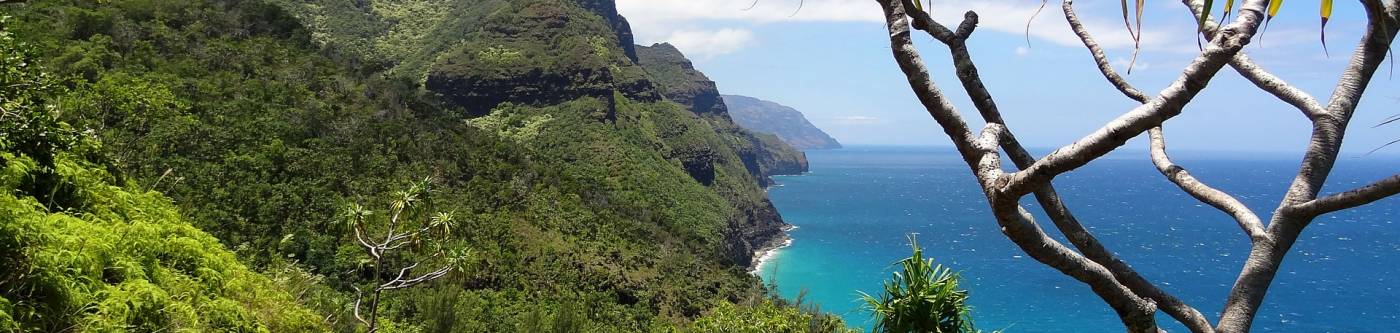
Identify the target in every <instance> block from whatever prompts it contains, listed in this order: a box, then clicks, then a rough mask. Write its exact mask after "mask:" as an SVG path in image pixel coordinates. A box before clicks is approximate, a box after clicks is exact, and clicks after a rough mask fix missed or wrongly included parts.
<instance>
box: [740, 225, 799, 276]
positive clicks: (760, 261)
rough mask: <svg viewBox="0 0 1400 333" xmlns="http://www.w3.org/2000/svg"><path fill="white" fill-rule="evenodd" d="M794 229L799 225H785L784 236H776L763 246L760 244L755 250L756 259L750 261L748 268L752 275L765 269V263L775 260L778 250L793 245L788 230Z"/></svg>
mask: <svg viewBox="0 0 1400 333" xmlns="http://www.w3.org/2000/svg"><path fill="white" fill-rule="evenodd" d="M793 229H797V226H795V225H785V226H783V230H782V233H781V235H782V237H778V238H774V239H773V240H771V241H768V242H767V243H766V244H763V246H759V247H758V249H757V250H754V251H753V256H754V260H753V262H752V263H750V265H749V268H748V271H749V274H750V275H758V271H759V270H762V269H763V265H764V264H767V263H768V262H769V261H772V260H773V256H774V255H776V254H777V253H778V250H782V249H783V248H786V247H788V246H792V236H789V235H788V232H789V231H792V230H793Z"/></svg>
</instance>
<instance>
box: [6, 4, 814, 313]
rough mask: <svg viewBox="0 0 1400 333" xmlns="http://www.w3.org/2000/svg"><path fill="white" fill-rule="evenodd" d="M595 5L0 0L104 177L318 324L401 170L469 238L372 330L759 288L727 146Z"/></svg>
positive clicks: (653, 305) (754, 197)
mask: <svg viewBox="0 0 1400 333" xmlns="http://www.w3.org/2000/svg"><path fill="white" fill-rule="evenodd" d="M607 4H610V2H607V3H603V2H595V3H594V4H592V5H590V6H589V7H582V6H579V5H577V4H575V3H573V2H561V1H558V0H512V1H505V0H382V1H355V2H349V1H331V0H326V1H281V0H270V1H257V0H244V1H233V0H228V1H220V0H207V1H191V2H175V1H141V0H112V1H106V2H104V3H100V4H98V3H92V2H90V1H78V0H72V1H58V0H55V1H42V2H32V3H25V4H21V5H17V6H9V7H0V10H4V13H5V14H6V15H14V16H15V17H16V22H17V25H18V27H19V28H20V29H22V31H23V33H22V34H20V35H22V36H25V38H28V39H32V40H34V41H36V43H38V44H39V45H41V46H42V47H41V49H42V51H43V58H44V59H43V60H44V62H46V63H48V64H51V65H52V66H53V67H54V68H55V70H56V71H58V72H59V74H60V75H63V76H65V77H72V78H74V81H73V82H72V86H73V87H74V89H73V91H72V92H71V93H69V94H67V95H65V96H63V98H64V101H65V103H66V104H67V105H72V106H73V107H74V109H73V110H72V111H71V112H67V113H65V115H64V116H65V117H66V118H68V120H69V121H71V122H72V123H73V124H74V125H75V126H77V127H80V128H85V129H91V130H93V133H95V136H97V137H98V138H99V139H100V140H101V141H102V142H103V143H104V144H103V145H102V146H101V148H100V153H101V154H102V155H103V156H108V157H109V158H110V160H111V162H112V166H111V167H110V169H111V170H112V172H113V173H114V174H117V175H118V176H116V177H118V178H122V179H126V178H129V179H131V181H132V182H133V183H134V184H140V186H145V187H148V188H152V189H155V190H158V191H160V192H163V193H165V194H166V195H168V196H170V197H171V198H172V199H173V200H174V202H175V205H176V206H177V207H178V208H179V210H180V211H181V212H182V213H183V214H186V215H188V216H190V217H191V220H192V221H194V223H195V225H196V226H198V227H200V228H202V229H204V230H205V231H208V232H209V233H210V234H212V235H214V236H215V237H217V238H218V240H219V241H220V242H223V243H224V244H226V245H228V246H229V247H233V248H237V249H239V251H238V253H239V254H240V255H241V259H243V260H244V261H245V262H248V263H249V265H250V266H252V267H255V268H258V269H264V270H274V269H276V268H277V267H278V265H279V262H282V261H292V262H295V263H296V269H303V270H305V271H307V272H308V273H309V274H310V275H311V276H310V277H308V278H307V279H305V280H307V281H310V282H306V283H304V284H302V285H300V286H299V288H302V287H304V288H306V289H307V290H313V291H315V292H310V293H307V294H306V295H307V296H306V297H308V298H309V299H308V300H307V302H306V303H307V304H309V306H310V307H311V308H312V310H315V311H317V312H318V315H321V316H324V318H327V320H328V322H329V324H330V325H331V326H332V327H331V329H332V330H336V331H347V332H348V331H353V330H354V329H355V328H354V323H355V321H354V319H352V318H351V317H350V314H349V313H348V312H346V311H344V309H346V307H347V304H348V303H349V302H350V301H352V300H353V295H354V294H353V290H354V289H353V287H356V286H358V287H361V288H364V287H365V286H366V285H367V283H368V282H369V281H372V280H373V278H375V276H374V275H373V274H374V272H373V271H370V270H367V269H365V265H364V264H363V258H364V254H363V253H362V252H360V250H359V249H358V248H356V247H355V246H354V245H353V244H354V243H353V239H354V236H353V234H350V233H347V230H346V228H344V227H342V226H341V224H340V223H338V220H339V219H340V218H341V216H339V213H340V211H341V209H342V208H343V207H344V205H345V204H348V203H354V202H363V203H366V206H368V207H375V206H376V204H383V203H384V201H385V200H386V199H385V198H384V196H385V193H390V192H392V191H394V190H397V189H399V188H400V187H401V186H403V185H404V184H406V183H409V182H412V181H415V180H420V179H423V178H424V177H431V178H432V179H433V183H434V184H433V185H434V187H435V188H438V189H439V190H438V191H437V192H435V193H434V194H433V199H432V200H431V202H432V204H431V206H432V207H433V209H435V210H441V211H455V212H457V214H458V216H460V219H461V220H463V221H464V222H463V223H464V225H463V226H461V227H460V228H458V229H457V230H455V232H454V233H453V239H454V240H455V241H456V242H454V243H452V245H451V246H456V247H463V248H467V249H470V250H473V253H475V254H476V256H475V257H474V260H472V262H471V264H470V265H468V269H466V270H465V272H464V273H461V274H453V275H452V276H450V277H449V278H445V279H444V280H443V281H441V282H439V283H433V284H428V285H423V286H422V287H421V288H416V289H410V290H403V291H399V292H396V293H391V294H387V295H386V299H385V300H384V308H383V309H381V313H382V314H383V315H382V318H381V319H382V320H381V322H385V325H386V326H390V327H397V328H399V329H403V330H409V331H412V330H422V331H427V332H458V331H467V332H472V331H481V332H499V331H519V330H524V331H547V330H563V331H621V332H630V331H668V330H673V329H684V328H685V327H687V322H689V321H691V320H694V319H697V318H702V317H703V316H705V314H706V313H709V312H710V311H711V309H715V308H716V307H720V306H725V305H727V304H731V303H735V304H740V308H741V309H744V308H748V307H749V306H756V305H759V304H762V303H761V302H760V301H761V300H762V299H764V298H766V297H767V296H766V294H765V291H764V289H763V288H762V286H761V285H760V283H759V281H758V279H757V278H755V277H753V276H750V275H748V274H746V272H745V270H744V269H743V266H745V265H747V264H748V261H749V260H751V257H752V251H753V249H754V248H755V247H757V246H759V245H761V244H762V243H764V242H767V241H770V240H771V239H774V238H776V235H777V232H779V231H780V228H781V226H782V225H783V223H782V221H781V218H780V217H778V216H777V214H776V212H775V211H774V210H773V209H772V206H771V204H770V203H768V202H767V199H766V197H765V194H764V192H763V190H762V188H761V187H760V184H761V180H760V179H761V178H762V177H758V176H756V175H757V174H762V173H755V172H754V171H753V170H754V169H755V168H751V167H750V166H749V163H748V162H746V161H745V160H744V159H743V158H741V152H739V151H736V149H735V148H733V147H735V146H736V145H738V144H740V143H743V142H748V140H749V139H747V138H740V137H736V136H732V135H729V134H726V133H729V132H732V130H730V129H728V128H727V127H720V126H717V125H716V124H717V123H716V122H712V121H710V120H706V119H703V118H701V117H698V116H696V115H695V114H694V113H693V112H691V111H690V110H687V109H686V108H685V107H683V106H681V105H679V104H676V103H673V102H671V101H668V100H666V99H665V97H664V96H663V95H662V94H661V92H660V91H658V89H657V88H656V87H655V84H654V79H653V78H651V77H650V76H649V75H648V74H647V72H646V71H645V70H644V69H643V68H641V67H640V66H637V65H636V64H635V62H634V61H633V60H632V59H631V57H630V55H629V54H628V53H629V52H628V51H627V48H625V47H623V46H624V45H630V43H622V42H621V41H620V39H621V38H624V37H623V36H624V35H625V34H623V33H621V31H620V30H618V29H620V28H618V27H622V26H623V25H621V24H620V23H615V22H621V21H610V20H609V19H608V18H606V16H607V15H603V16H599V15H597V12H596V10H598V9H599V8H604V9H606V8H610V6H606V5H607ZM600 5H601V6H600ZM614 14H615V13H614ZM618 18H620V16H619V17H618ZM734 128H737V127H734ZM755 151H757V150H755ZM755 156H757V155H755ZM753 160H754V161H758V159H753ZM756 164H757V162H755V165H756ZM380 206H382V205H380ZM414 259H422V257H415V256H412V255H406V256H403V257H401V258H393V259H392V260H395V261H403V262H408V261H411V260H414ZM316 281H320V282H316ZM724 309H726V311H727V312H726V313H729V312H732V311H730V310H732V307H729V306H725V307H724ZM784 311H788V312H793V311H796V310H795V309H792V308H787V309H786V310H784ZM808 317H811V316H810V315H809V316H808ZM817 317H818V318H826V317H825V316H817ZM803 325H805V323H803ZM792 327H796V326H792Z"/></svg>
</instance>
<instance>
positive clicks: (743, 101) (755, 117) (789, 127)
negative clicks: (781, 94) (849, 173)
mask: <svg viewBox="0 0 1400 333" xmlns="http://www.w3.org/2000/svg"><path fill="white" fill-rule="evenodd" d="M724 103H725V104H728V105H729V109H730V114H731V115H733V117H734V122H736V123H738V124H739V125H740V126H743V127H744V128H747V129H750V130H753V131H754V132H758V133H766V134H773V135H777V136H778V137H779V138H781V139H782V140H783V142H786V143H788V144H790V145H792V146H793V147H795V148H798V149H837V148H841V143H840V142H837V141H836V139H834V138H832V137H831V135H828V134H826V132H823V131H822V130H821V129H820V128H817V127H816V126H815V125H812V122H810V121H807V117H806V116H803V115H802V112H800V111H797V109H793V108H792V107H788V106H784V105H782V104H778V103H775V102H771V101H765V100H762V99H758V98H754V97H748V96H739V95H724Z"/></svg>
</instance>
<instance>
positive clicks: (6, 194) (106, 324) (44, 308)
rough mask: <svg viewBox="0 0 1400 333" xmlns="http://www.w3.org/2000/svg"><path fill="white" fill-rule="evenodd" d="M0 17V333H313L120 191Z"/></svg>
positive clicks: (255, 279) (178, 223) (284, 297)
mask: <svg viewBox="0 0 1400 333" xmlns="http://www.w3.org/2000/svg"><path fill="white" fill-rule="evenodd" d="M7 27H8V22H7V21H6V20H5V19H3V18H0V73H3V74H4V75H3V76H0V87H5V89H3V90H0V331H5V332H17V331H18V332H23V331H44V332H57V331H82V332H113V331H146V332H153V331H162V330H171V331H240V332H297V331H315V330H324V327H323V326H322V323H321V320H320V318H319V317H318V316H316V315H314V314H312V313H311V312H310V311H307V310H306V309H305V308H303V307H301V306H299V305H298V304H297V303H295V302H294V300H293V298H292V296H290V295H289V294H287V293H286V292H284V291H282V290H281V289H279V288H277V287H276V285H275V284H274V283H273V282H272V281H271V280H269V279H267V278H266V277H263V276H261V275H258V274H257V273H255V272H252V271H250V270H249V269H248V268H246V267H245V266H244V265H243V264H242V263H240V262H239V261H238V260H237V259H236V257H235V256H234V254H233V253H232V252H229V251H228V250H226V249H225V248H223V246H222V245H220V244H219V242H218V240H217V239H215V238H214V237H213V236H210V235H209V234H206V233H204V232H202V231H200V230H199V229H196V228H195V227H193V226H191V225H190V223H189V222H188V221H187V220H186V219H185V217H183V216H182V215H181V214H180V213H179V212H178V211H177V209H176V207H175V206H174V205H172V204H171V202H170V200H169V199H167V198H166V197H164V196H162V195H161V194H160V193H156V192H153V191H149V190H144V189H139V188H136V187H132V186H122V183H123V182H122V181H120V179H118V178H116V177H114V176H113V175H112V174H111V173H109V172H108V171H107V170H108V167H109V166H110V165H108V164H106V163H105V160H104V159H103V158H101V157H100V154H98V151H99V150H100V148H101V147H100V146H99V144H98V143H97V142H96V141H94V140H93V139H92V138H91V137H89V136H87V135H85V134H82V133H79V132H78V131H75V130H73V128H72V127H71V126H69V125H68V124H66V123H64V122H63V121H61V120H59V119H58V117H57V115H58V114H59V113H61V112H64V111H68V110H69V109H66V108H63V107H61V106H62V104H60V103H58V101H57V100H56V99H55V97H57V96H58V95H61V94H62V93H63V90H64V87H63V85H62V84H61V82H57V80H56V79H55V78H53V77H52V76H50V75H47V73H45V72H43V71H42V69H41V68H40V67H39V66H37V65H36V64H35V63H34V62H33V60H34V59H33V57H32V55H33V53H32V52H31V50H30V49H29V48H28V47H27V46H26V45H24V44H23V43H21V42H19V41H16V40H15V38H14V35H12V33H11V32H10V31H9V29H8V28H7Z"/></svg>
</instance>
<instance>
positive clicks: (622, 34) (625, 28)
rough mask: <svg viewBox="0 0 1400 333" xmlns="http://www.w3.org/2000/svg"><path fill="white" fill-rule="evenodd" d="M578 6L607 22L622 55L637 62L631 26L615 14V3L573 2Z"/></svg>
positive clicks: (580, 0) (611, 0) (604, 0)
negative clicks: (620, 48) (615, 37)
mask: <svg viewBox="0 0 1400 333" xmlns="http://www.w3.org/2000/svg"><path fill="white" fill-rule="evenodd" d="M575 1H577V2H578V4H579V6H581V7H583V8H584V9H587V10H589V11H592V12H593V13H594V14H597V15H598V16H599V17H602V18H603V20H606V21H608V26H611V27H612V30H613V32H614V33H615V35H616V36H617V42H618V44H619V46H621V47H622V51H623V53H625V54H627V58H629V59H632V62H637V48H636V45H635V43H634V42H633V38H632V24H630V23H627V18H625V17H622V15H618V14H617V3H616V2H615V1H613V0H575Z"/></svg>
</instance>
